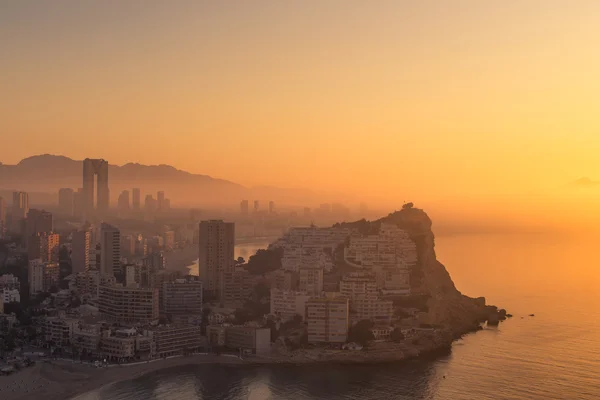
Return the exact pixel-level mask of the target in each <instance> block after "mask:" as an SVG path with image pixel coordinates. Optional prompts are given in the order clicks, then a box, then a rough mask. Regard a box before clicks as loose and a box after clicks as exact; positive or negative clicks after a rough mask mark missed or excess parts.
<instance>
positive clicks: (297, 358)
mask: <svg viewBox="0 0 600 400" xmlns="http://www.w3.org/2000/svg"><path fill="white" fill-rule="evenodd" d="M453 342H454V341H451V342H450V343H448V342H443V343H442V342H436V343H428V344H425V345H422V346H417V347H409V346H406V345H393V346H390V345H389V344H386V345H383V346H379V348H378V346H374V347H372V348H370V349H369V350H368V351H354V352H351V351H331V352H323V351H318V352H313V353H312V354H311V352H299V353H296V354H295V355H294V356H290V355H283V354H272V355H263V356H252V357H249V358H246V359H240V358H238V357H237V356H235V355H230V354H224V355H209V354H195V355H190V356H174V357H171V358H167V359H158V360H152V361H142V362H137V363H132V364H122V365H110V366H109V367H105V368H96V367H94V366H92V365H90V364H81V363H79V362H75V361H72V360H51V361H47V362H38V363H37V364H36V365H35V366H33V367H31V368H27V369H24V370H21V371H19V372H17V373H14V374H12V375H9V376H4V377H0V384H2V386H1V387H2V390H0V395H1V396H2V399H3V400H38V399H40V398H43V399H44V400H65V399H71V400H88V399H93V398H95V397H91V396H92V395H93V394H94V393H97V392H98V391H100V390H102V389H103V388H106V387H108V386H110V385H113V384H116V383H118V382H122V381H128V380H132V379H136V378H139V377H141V376H144V375H147V374H150V373H153V372H156V371H161V370H167V369H170V368H175V367H181V366H186V365H190V366H193V365H205V364H212V365H230V366H266V365H288V366H292V365H296V366H300V365H309V364H329V365H369V364H386V363H402V362H406V361H409V360H414V359H426V358H428V357H433V358H435V357H437V356H438V355H440V354H445V353H447V352H448V351H450V349H451V346H452V343H453ZM317 353H320V354H322V355H323V354H325V356H323V357H315V355H316V354H317ZM25 382H27V383H26V384H25ZM4 388H5V389H4ZM13 389H14V390H13Z"/></svg>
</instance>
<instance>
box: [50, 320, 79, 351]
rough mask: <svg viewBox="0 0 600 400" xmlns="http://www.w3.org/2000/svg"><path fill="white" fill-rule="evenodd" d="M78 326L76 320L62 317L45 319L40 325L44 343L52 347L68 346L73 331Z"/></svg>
mask: <svg viewBox="0 0 600 400" xmlns="http://www.w3.org/2000/svg"><path fill="white" fill-rule="evenodd" d="M78 324H79V321H78V320H76V319H70V318H63V317H47V318H46V319H45V320H44V323H43V325H42V328H43V331H44V338H45V340H46V342H52V343H53V344H54V346H63V347H64V346H68V345H70V344H71V339H72V336H73V331H74V330H75V328H76V327H77V325H78Z"/></svg>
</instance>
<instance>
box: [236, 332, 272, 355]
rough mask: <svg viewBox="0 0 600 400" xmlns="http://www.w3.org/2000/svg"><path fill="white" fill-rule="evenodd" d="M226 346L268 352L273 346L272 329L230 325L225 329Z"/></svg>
mask: <svg viewBox="0 0 600 400" xmlns="http://www.w3.org/2000/svg"><path fill="white" fill-rule="evenodd" d="M225 346H227V347H229V348H231V349H242V350H246V351H251V352H252V353H253V354H259V353H265V352H268V351H269V349H270V347H271V329H269V328H254V327H249V326H228V327H227V328H226V329H225Z"/></svg>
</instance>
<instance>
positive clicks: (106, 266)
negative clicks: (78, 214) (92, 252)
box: [100, 223, 121, 275]
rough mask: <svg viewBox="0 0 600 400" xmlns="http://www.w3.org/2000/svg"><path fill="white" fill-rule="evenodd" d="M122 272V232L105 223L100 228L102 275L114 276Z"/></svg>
mask: <svg viewBox="0 0 600 400" xmlns="http://www.w3.org/2000/svg"><path fill="white" fill-rule="evenodd" d="M120 271H121V232H120V231H119V229H117V228H116V227H114V226H112V225H109V224H106V223H103V224H102V226H101V228H100V274H101V275H114V274H115V273H116V272H120Z"/></svg>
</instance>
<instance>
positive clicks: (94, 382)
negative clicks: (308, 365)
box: [0, 355, 250, 400]
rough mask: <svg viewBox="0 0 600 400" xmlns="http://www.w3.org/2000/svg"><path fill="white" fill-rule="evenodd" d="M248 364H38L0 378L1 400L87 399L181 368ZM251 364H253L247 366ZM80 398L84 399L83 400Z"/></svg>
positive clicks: (197, 358) (203, 358)
mask: <svg viewBox="0 0 600 400" xmlns="http://www.w3.org/2000/svg"><path fill="white" fill-rule="evenodd" d="M210 363H218V364H245V363H246V361H243V360H240V359H239V358H237V357H233V356H212V355H194V356H186V357H174V358H170V359H166V360H155V361H152V362H142V363H137V364H126V365H122V366H118V365H113V366H110V367H108V368H96V367H93V366H91V365H88V364H80V363H78V362H71V361H66V360H53V361H48V362H38V363H37V364H36V365H34V366H33V367H30V368H26V369H23V370H21V371H19V372H17V373H13V374H12V375H9V376H0V398H1V399H2V400H39V399H44V400H65V399H76V398H85V393H87V392H91V391H93V390H96V389H99V388H101V387H102V386H105V385H108V384H111V383H115V382H119V381H124V380H129V379H134V378H136V377H139V376H141V375H144V374H147V373H150V372H153V371H157V370H161V369H165V368H171V367H176V366H180V365H197V364H210ZM248 363H250V362H248ZM80 395H81V396H80Z"/></svg>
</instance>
